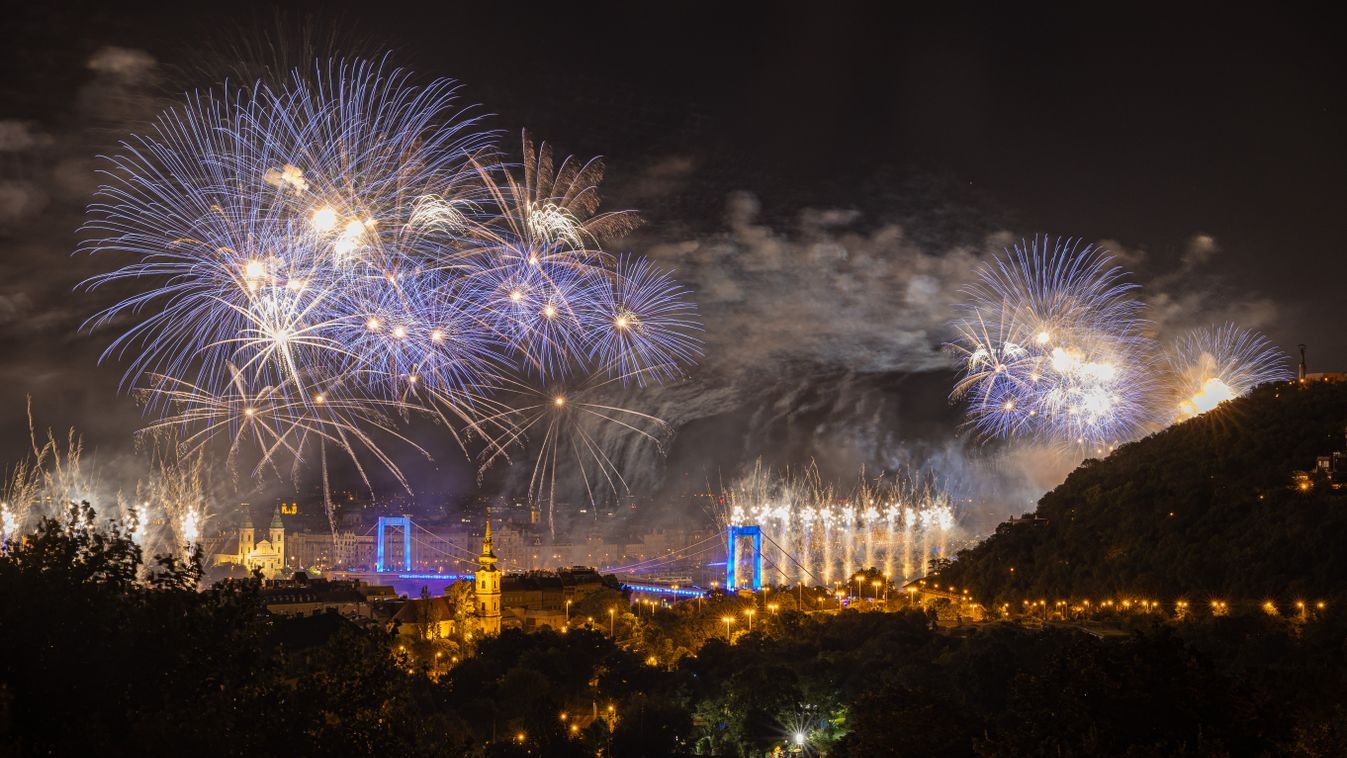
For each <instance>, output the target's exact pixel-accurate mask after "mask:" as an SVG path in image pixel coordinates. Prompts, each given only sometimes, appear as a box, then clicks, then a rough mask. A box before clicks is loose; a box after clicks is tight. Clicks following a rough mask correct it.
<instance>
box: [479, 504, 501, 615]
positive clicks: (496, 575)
mask: <svg viewBox="0 0 1347 758" xmlns="http://www.w3.org/2000/svg"><path fill="white" fill-rule="evenodd" d="M477 563H478V569H477V572H476V574H477V576H476V579H477V585H476V589H475V592H476V595H477V616H478V618H480V619H481V621H482V633H483V634H500V569H498V568H496V554H495V553H493V552H491V511H490V510H487V513H486V536H485V537H483V538H482V554H481V555H479V556H478V557H477Z"/></svg>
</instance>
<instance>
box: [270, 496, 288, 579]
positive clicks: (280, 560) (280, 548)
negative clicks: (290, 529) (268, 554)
mask: <svg viewBox="0 0 1347 758" xmlns="http://www.w3.org/2000/svg"><path fill="white" fill-rule="evenodd" d="M267 539H269V540H271V549H272V551H274V552H275V553H276V573H277V574H280V572H281V571H283V570H285V525H284V524H282V523H281V507H280V506H279V505H278V506H276V513H275V515H273V516H272V517H271V527H270V528H268V529H267Z"/></svg>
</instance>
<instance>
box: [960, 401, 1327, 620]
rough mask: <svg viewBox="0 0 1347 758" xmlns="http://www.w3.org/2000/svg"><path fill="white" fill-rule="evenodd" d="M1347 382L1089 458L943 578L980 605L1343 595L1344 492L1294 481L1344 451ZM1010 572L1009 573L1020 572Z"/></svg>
mask: <svg viewBox="0 0 1347 758" xmlns="http://www.w3.org/2000/svg"><path fill="white" fill-rule="evenodd" d="M1345 428H1347V384H1344V383H1338V384H1327V383H1317V384H1310V385H1303V386H1302V385H1299V384H1295V383H1292V384H1275V385H1265V386H1263V387H1260V388H1258V389H1257V390H1255V391H1254V392H1252V393H1250V394H1249V395H1248V396H1245V397H1242V398H1239V399H1237V400H1234V401H1231V402H1228V403H1225V404H1223V405H1221V406H1220V407H1218V408H1216V409H1215V410H1213V411H1211V412H1209V413H1207V414H1204V415H1202V416H1199V417H1197V418H1194V419H1191V420H1189V421H1186V422H1184V423H1181V424H1178V425H1175V426H1173V427H1170V428H1168V429H1165V430H1164V431H1161V432H1158V433H1156V434H1153V435H1151V436H1150V437H1147V438H1145V439H1143V440H1140V441H1138V442H1135V443H1132V444H1129V445H1125V446H1123V447H1121V448H1119V449H1118V450H1117V451H1115V452H1114V453H1113V454H1112V455H1110V456H1109V457H1108V458H1107V459H1105V460H1102V461H1095V460H1090V461H1086V462H1085V463H1084V464H1082V465H1081V466H1080V467H1079V468H1078V469H1076V470H1075V471H1074V472H1072V473H1071V475H1070V476H1069V477H1067V479H1066V481H1065V482H1064V483H1062V485H1061V486H1059V487H1057V488H1056V489H1054V490H1053V491H1051V492H1049V493H1048V494H1046V495H1044V496H1043V498H1042V499H1041V500H1040V501H1039V504H1038V508H1037V510H1036V511H1035V514H1036V515H1037V516H1039V517H1041V518H1044V519H1047V523H1046V524H1044V523H1042V522H1039V523H1037V524H1034V523H1023V524H1015V525H1011V524H1002V525H1001V526H1000V527H999V528H998V529H997V531H996V533H995V534H993V535H992V536H991V537H989V538H987V539H986V540H984V541H983V542H981V543H980V544H978V545H976V546H974V547H972V548H970V549H967V550H964V551H962V552H961V553H960V554H959V555H958V557H957V559H956V560H955V561H954V563H953V565H951V566H950V567H949V568H947V569H946V570H945V571H943V572H942V574H941V576H942V579H943V580H948V581H950V582H951V583H954V584H958V585H962V586H967V587H969V588H971V589H972V591H973V592H974V594H975V595H976V596H978V597H979V598H980V599H981V600H983V601H984V602H988V601H996V602H1016V603H1018V602H1019V601H1020V600H1022V599H1024V598H1044V597H1047V598H1067V597H1074V598H1089V597H1117V596H1120V595H1121V596H1127V595H1131V596H1143V597H1156V598H1164V599H1176V598H1184V597H1186V598H1190V599H1192V600H1195V601H1202V600H1204V599H1206V598H1213V597H1216V598H1230V599H1231V600H1232V601H1235V602H1255V601H1259V600H1261V599H1263V598H1267V599H1272V600H1274V601H1278V602H1294V601H1295V600H1297V599H1300V598H1324V597H1330V596H1333V595H1337V594H1341V593H1343V591H1344V589H1347V545H1344V542H1343V537H1344V534H1347V488H1345V489H1341V490H1337V491H1334V490H1332V489H1331V488H1330V487H1328V486H1327V485H1326V484H1325V483H1323V482H1317V483H1316V484H1315V486H1313V487H1311V488H1310V489H1309V490H1308V491H1304V490H1302V489H1301V488H1299V487H1297V486H1296V484H1295V481H1294V479H1293V473H1292V472H1293V471H1296V470H1302V471H1304V470H1309V469H1311V468H1312V467H1313V466H1314V462H1315V459H1316V457H1317V456H1320V455H1326V454H1328V453H1330V452H1332V451H1335V450H1342V449H1343V448H1344V438H1343V435H1344V429H1345ZM1012 569H1013V571H1012Z"/></svg>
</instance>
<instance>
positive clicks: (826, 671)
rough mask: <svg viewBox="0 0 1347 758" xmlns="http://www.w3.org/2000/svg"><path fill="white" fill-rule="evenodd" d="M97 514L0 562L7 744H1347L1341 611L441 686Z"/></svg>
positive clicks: (425, 747) (1123, 748) (703, 655)
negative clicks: (149, 552)
mask: <svg viewBox="0 0 1347 758" xmlns="http://www.w3.org/2000/svg"><path fill="white" fill-rule="evenodd" d="M90 518H91V514H90V513H89V512H88V511H87V510H80V511H77V512H76V515H75V518H73V519H69V520H66V521H62V522H56V521H49V522H46V523H44V524H43V525H42V527H41V529H39V531H38V533H37V534H36V535H34V536H32V537H30V538H29V539H28V540H26V541H25V542H24V543H23V544H22V545H11V546H10V551H9V554H8V555H6V556H3V557H0V640H2V641H3V645H4V647H3V650H2V651H0V652H2V653H3V655H0V754H2V755H8V754H17V755H31V754H58V755H87V754H100V755H106V754H122V753H130V752H133V751H134V752H136V753H139V754H150V755H157V754H165V755H169V754H172V755H180V754H183V753H192V754H198V755H257V754H275V755H548V756H568V755H577V756H579V755H588V756H592V755H596V754H602V755H615V756H659V755H680V754H696V753H700V754H711V755H745V756H748V755H764V754H768V753H770V752H771V751H773V750H775V749H778V748H781V749H786V750H792V749H798V750H800V751H802V752H803V754H815V755H816V754H829V755H845V756H876V755H879V756H882V755H951V756H954V755H1043V754H1050V755H1161V754H1163V755H1169V754H1191V755H1211V754H1238V755H1243V754H1299V755H1322V756H1329V755H1343V754H1347V725H1345V722H1344V715H1345V714H1347V711H1345V710H1344V708H1343V706H1342V703H1343V694H1342V693H1343V692H1344V685H1347V665H1345V664H1344V656H1347V647H1344V644H1343V640H1344V639H1345V638H1347V620H1345V619H1344V616H1343V614H1342V612H1341V611H1340V610H1335V609H1333V608H1330V609H1329V610H1328V611H1327V612H1325V613H1324V614H1322V615H1320V616H1319V617H1318V618H1317V619H1316V620H1314V621H1311V622H1309V623H1305V624H1297V623H1294V622H1292V621H1289V620H1286V619H1283V618H1274V617H1271V616H1267V615H1265V614H1246V615H1239V614H1235V615H1232V616H1226V617H1219V618H1206V619H1204V620H1194V621H1189V622H1184V623H1178V624H1173V623H1171V624H1163V623H1158V622H1155V621H1153V620H1152V621H1144V620H1143V621H1139V622H1138V623H1139V624H1142V625H1140V626H1137V627H1135V628H1133V629H1130V630H1129V634H1127V635H1125V636H1119V637H1111V638H1107V639H1098V638H1095V637H1092V636H1089V635H1087V634H1084V633H1081V632H1077V631H1072V630H1065V629H1048V630H1044V631H1035V630H1029V629H1022V628H1019V627H1015V626H1011V625H988V626H984V627H980V628H976V629H971V628H965V629H959V630H954V631H953V632H948V631H947V632H941V631H936V630H932V629H931V628H930V626H929V624H928V623H927V620H926V619H925V618H924V617H923V616H921V615H920V614H919V613H894V614H880V613H865V614H863V613H857V612H854V611H847V612H845V613H842V614H840V615H832V616H825V615H812V616H811V615H806V614H803V613H799V612H795V611H787V612H782V613H779V614H773V615H770V616H769V617H766V618H762V619H760V622H759V624H756V625H755V626H754V631H753V633H751V634H746V635H740V636H737V637H736V638H735V642H734V644H728V643H727V642H726V641H725V640H724V639H722V638H719V637H711V638H709V639H708V641H706V642H705V643H704V644H701V645H700V646H699V647H698V649H697V650H696V654H695V655H692V656H686V657H683V658H682V659H681V660H678V661H670V660H668V658H664V659H660V658H659V657H658V656H655V657H654V658H653V659H651V658H649V657H648V655H649V652H648V651H639V652H636V651H627V650H622V649H619V648H618V647H616V646H615V645H613V643H612V641H611V640H609V639H608V637H607V635H606V634H604V633H603V632H601V631H586V630H574V631H571V632H570V633H568V634H562V633H554V632H540V633H536V634H528V635H526V634H522V633H520V632H517V631H507V632H506V633H504V634H502V635H501V636H499V637H497V638H493V639H488V640H485V641H482V642H481V643H480V644H479V645H478V647H477V650H476V653H475V655H474V656H472V657H469V658H466V659H465V660H463V661H462V662H460V663H459V665H457V666H455V667H454V668H452V669H451V670H449V672H448V673H447V674H445V675H444V676H442V677H431V676H428V675H427V672H425V671H424V670H422V669H419V668H418V666H417V665H416V664H415V663H414V662H412V661H410V660H409V659H406V658H403V657H399V656H396V655H393V654H391V653H390V644H389V640H388V639H387V638H386V637H384V636H383V635H381V634H378V633H371V632H367V631H362V630H360V629H358V628H355V627H354V626H352V625H350V624H346V623H345V622H342V621H341V620H340V619H337V618H336V617H331V618H327V617H315V618H310V619H301V620H299V622H302V623H303V624H305V625H306V626H304V627H302V628H301V627H298V626H291V625H289V624H295V623H296V622H294V621H290V622H286V621H280V620H275V619H271V618H269V617H268V616H267V615H266V613H265V611H264V609H263V608H262V606H261V604H260V602H259V599H258V593H257V586H256V583H255V582H233V583H226V584H221V585H217V586H215V587H212V588H210V589H207V590H205V591H199V590H198V589H196V588H195V582H196V581H197V579H198V578H199V574H200V570H199V567H198V566H197V565H196V564H195V563H193V562H188V563H185V564H184V563H181V562H175V561H163V562H160V563H158V564H157V565H156V567H155V568H154V570H152V571H150V572H145V571H143V568H144V567H143V566H141V562H140V555H139V550H138V548H136V546H135V545H134V544H133V543H132V542H131V541H130V540H128V539H126V538H124V537H123V536H122V535H120V534H118V533H117V532H116V531H115V530H109V529H103V528H97V527H94V526H93V525H92V523H91V522H90V520H89V519H90ZM678 618H679V617H678V616H677V615H676V614H670V616H669V618H666V619H664V621H667V622H668V623H670V624H674V625H677V624H678V623H682V622H681V621H679V620H678ZM687 619H688V620H687V621H686V623H690V624H697V623H700V621H699V618H698V617H697V616H696V615H695V614H690V615H688V617H687ZM674 632H677V630H673V632H670V633H674ZM306 635H308V636H309V637H312V638H313V639H310V640H308V641H307V642H306V641H305V639H306Z"/></svg>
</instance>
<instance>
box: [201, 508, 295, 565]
mask: <svg viewBox="0 0 1347 758" xmlns="http://www.w3.org/2000/svg"><path fill="white" fill-rule="evenodd" d="M215 563H216V565H226V564H233V565H237V566H242V567H243V568H244V569H245V570H247V571H248V572H249V573H252V572H253V571H259V572H261V574H262V578H264V579H276V578H277V577H279V576H282V573H283V571H284V570H285V525H284V524H283V523H282V522H281V509H280V507H279V506H278V507H277V508H276V512H275V514H273V515H272V517H271V525H270V526H268V527H267V536H266V538H265V539H262V540H258V539H257V535H256V531H255V530H254V529H253V518H252V514H251V513H249V509H248V508H246V507H245V508H244V509H243V520H242V522H241V523H240V524H239V530H238V543H237V547H236V548H235V550H234V551H233V552H228V553H217V554H216V555H215Z"/></svg>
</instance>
